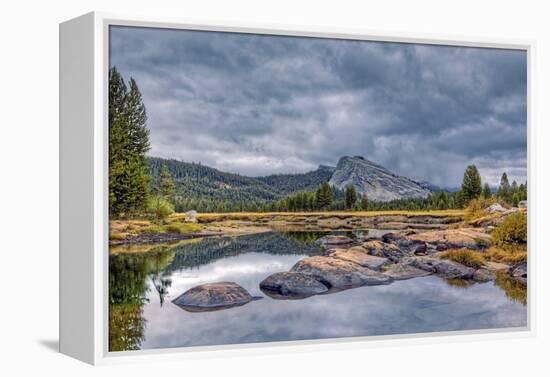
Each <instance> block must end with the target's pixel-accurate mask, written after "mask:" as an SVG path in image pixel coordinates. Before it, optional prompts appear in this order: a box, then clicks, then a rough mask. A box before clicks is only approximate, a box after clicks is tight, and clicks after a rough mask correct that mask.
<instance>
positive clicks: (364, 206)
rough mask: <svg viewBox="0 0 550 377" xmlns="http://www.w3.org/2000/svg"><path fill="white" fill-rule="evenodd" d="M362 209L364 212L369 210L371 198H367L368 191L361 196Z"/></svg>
mask: <svg viewBox="0 0 550 377" xmlns="http://www.w3.org/2000/svg"><path fill="white" fill-rule="evenodd" d="M361 209H362V210H363V211H366V210H367V209H369V198H368V197H367V192H366V191H365V192H364V193H363V195H361Z"/></svg>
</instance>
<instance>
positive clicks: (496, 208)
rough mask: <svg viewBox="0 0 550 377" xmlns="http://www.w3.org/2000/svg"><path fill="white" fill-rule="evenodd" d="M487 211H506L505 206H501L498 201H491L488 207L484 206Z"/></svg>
mask: <svg viewBox="0 0 550 377" xmlns="http://www.w3.org/2000/svg"><path fill="white" fill-rule="evenodd" d="M485 212H487V213H497V212H506V208H504V207H503V206H501V205H500V204H499V203H493V204H491V205H490V206H489V207H487V208H485Z"/></svg>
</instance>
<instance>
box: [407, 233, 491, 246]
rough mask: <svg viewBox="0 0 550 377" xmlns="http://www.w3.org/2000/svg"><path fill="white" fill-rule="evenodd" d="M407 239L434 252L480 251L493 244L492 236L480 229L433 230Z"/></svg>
mask: <svg viewBox="0 0 550 377" xmlns="http://www.w3.org/2000/svg"><path fill="white" fill-rule="evenodd" d="M405 238H407V239H408V240H410V241H416V242H424V243H426V245H427V246H428V248H430V249H432V250H435V249H437V248H439V250H441V249H445V248H447V249H451V248H463V247H465V248H467V249H472V250H478V249H480V248H483V247H485V246H487V245H488V244H490V242H491V236H490V235H489V234H487V233H485V232H484V231H483V230H482V229H478V228H460V229H445V230H433V231H429V232H423V233H417V234H412V235H409V236H406V237H405Z"/></svg>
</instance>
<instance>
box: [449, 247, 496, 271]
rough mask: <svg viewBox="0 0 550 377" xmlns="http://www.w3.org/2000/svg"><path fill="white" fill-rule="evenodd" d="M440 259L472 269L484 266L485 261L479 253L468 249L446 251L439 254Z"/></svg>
mask: <svg viewBox="0 0 550 377" xmlns="http://www.w3.org/2000/svg"><path fill="white" fill-rule="evenodd" d="M440 257H441V258H443V259H448V260H451V261H453V262H457V263H460V264H463V265H465V266H468V267H472V268H480V267H482V266H483V265H484V264H485V259H484V258H483V255H482V254H481V253H480V252H477V251H473V250H469V249H452V250H447V251H445V252H443V253H441V254H440Z"/></svg>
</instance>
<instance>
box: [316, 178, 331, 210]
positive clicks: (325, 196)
mask: <svg viewBox="0 0 550 377" xmlns="http://www.w3.org/2000/svg"><path fill="white" fill-rule="evenodd" d="M315 202H316V204H317V208H319V209H327V208H328V207H330V205H331V204H332V189H331V188H330V185H329V184H328V182H323V183H321V185H320V186H319V188H318V189H317V191H316V192H315Z"/></svg>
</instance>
